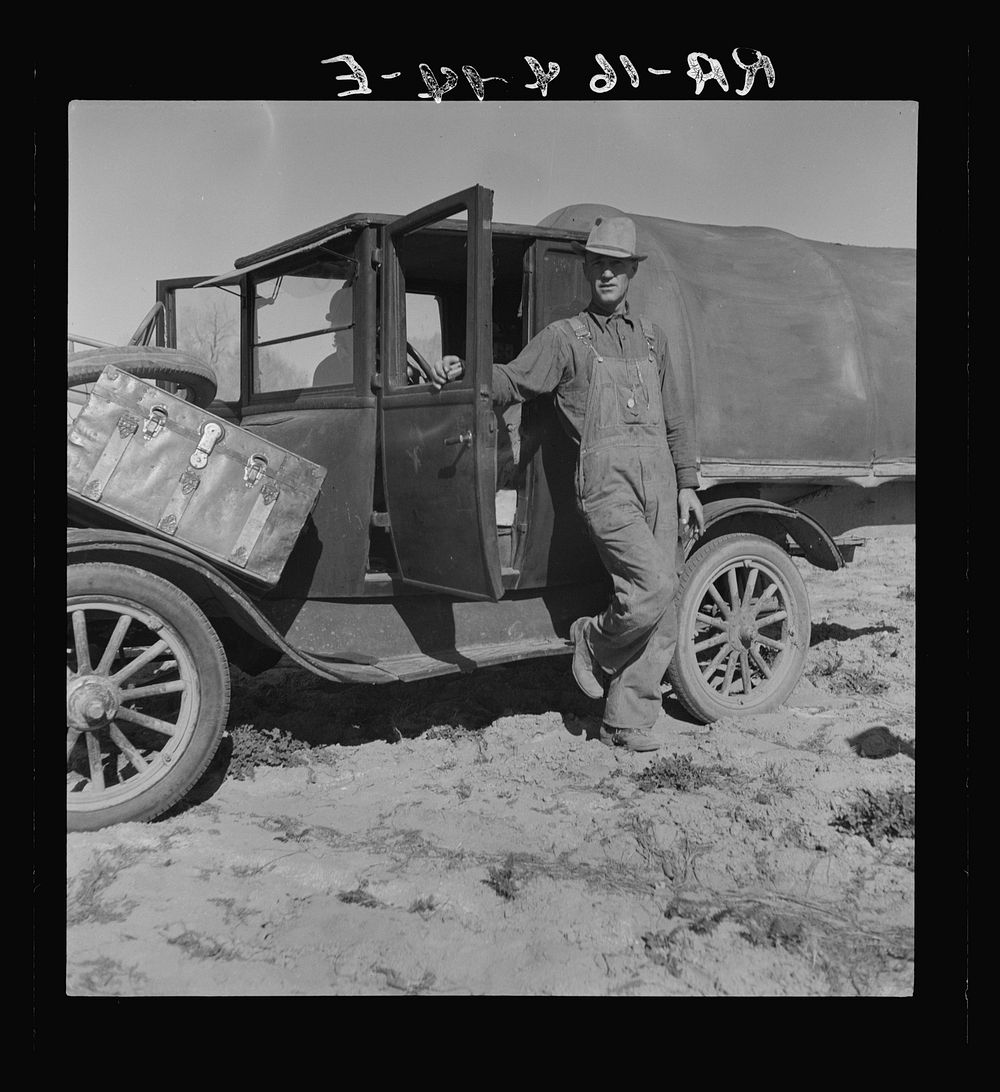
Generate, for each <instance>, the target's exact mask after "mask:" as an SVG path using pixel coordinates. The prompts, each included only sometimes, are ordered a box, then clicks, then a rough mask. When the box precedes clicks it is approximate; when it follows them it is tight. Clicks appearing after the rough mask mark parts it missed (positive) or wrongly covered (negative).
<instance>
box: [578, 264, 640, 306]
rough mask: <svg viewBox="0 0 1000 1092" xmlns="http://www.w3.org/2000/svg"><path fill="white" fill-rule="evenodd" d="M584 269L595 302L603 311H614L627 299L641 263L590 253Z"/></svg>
mask: <svg viewBox="0 0 1000 1092" xmlns="http://www.w3.org/2000/svg"><path fill="white" fill-rule="evenodd" d="M583 268H584V272H585V274H586V277H587V283H588V284H589V285H590V294H591V297H592V299H593V302H594V303H596V304H597V305H598V306H599V307H600V308H601V310H603V311H613V310H614V309H615V308H616V307H617V306H618V305H619V304H620V303H621V302H622V300H623V299H625V295H626V293H627V292H628V284H629V281H630V280H631V279H632V278H633V277H634V276H635V274H636V270H637V269H638V268H639V263H638V261H637V260H636V259H635V258H611V257H608V256H607V255H605V254H592V253H588V254H587V257H586V259H585V260H584V263H583Z"/></svg>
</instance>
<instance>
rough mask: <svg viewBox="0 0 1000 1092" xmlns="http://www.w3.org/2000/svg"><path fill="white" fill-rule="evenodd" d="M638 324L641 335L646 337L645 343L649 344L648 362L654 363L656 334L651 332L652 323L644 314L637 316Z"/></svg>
mask: <svg viewBox="0 0 1000 1092" xmlns="http://www.w3.org/2000/svg"><path fill="white" fill-rule="evenodd" d="M639 325H640V326H641V327H642V333H643V336H644V337H645V339H646V344H647V345H649V362H650V363H651V364H655V363H656V335H655V334H654V333H653V324H652V323H651V322H650V321H649V319H648V318H646V316H645V315H640V316H639Z"/></svg>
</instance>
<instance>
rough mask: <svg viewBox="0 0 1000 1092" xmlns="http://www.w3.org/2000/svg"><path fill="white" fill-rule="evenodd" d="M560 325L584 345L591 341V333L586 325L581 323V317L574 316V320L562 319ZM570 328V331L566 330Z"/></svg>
mask: <svg viewBox="0 0 1000 1092" xmlns="http://www.w3.org/2000/svg"><path fill="white" fill-rule="evenodd" d="M559 325H560V326H561V327H562V328H563V330H564V331H565V332H567V333H572V335H573V336H574V337H577V338H579V339H580V340H581V341H582V342H583V343H584V344H587V343H589V341H590V331H589V330H588V329H587V327H586V325H585V324H584V323H583V322H581V321H580V319H579V317H578V316H576V315H574V316H573V317H572V318H568V319H562V320H561V321H560V322H559ZM567 327H569V330H567V329H566V328H567Z"/></svg>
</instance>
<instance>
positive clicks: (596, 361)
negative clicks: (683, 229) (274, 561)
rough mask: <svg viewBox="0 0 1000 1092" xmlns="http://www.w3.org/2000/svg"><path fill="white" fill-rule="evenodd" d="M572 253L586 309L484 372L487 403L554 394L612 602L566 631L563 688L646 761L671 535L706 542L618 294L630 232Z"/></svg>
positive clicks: (662, 376) (652, 342)
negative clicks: (568, 650)
mask: <svg viewBox="0 0 1000 1092" xmlns="http://www.w3.org/2000/svg"><path fill="white" fill-rule="evenodd" d="M577 249H578V250H580V251H582V253H583V254H584V271H585V274H586V278H587V281H588V283H589V285H590V291H591V301H590V305H589V306H588V307H587V308H586V310H584V311H581V312H580V313H579V314H578V315H576V316H575V317H574V318H571V319H561V320H559V321H558V322H553V323H551V324H550V325H549V326H547V327H546V328H545V329H544V330H542V331H541V332H540V333H539V334H537V335H536V336H535V337H534V338H532V340H531V341H530V342H529V343H528V344H527V345H526V346H525V347H524V349H523V351H522V352H521V353H520V354H519V355H518V356H517V357H515V358H514V360H512V361H511V362H510V363H509V364H502V365H494V366H493V401H494V403H496V404H498V405H499V406H506V405H509V404H510V403H512V402H524V401H526V400H527V399H529V398H533V397H535V396H537V395H539V394H545V393H547V392H550V391H555V404H556V408H557V410H558V414H559V418H560V420H561V421H562V424H563V426H564V428H565V429H566V431H567V433H568V434H569V435H570V437H571V438H572V439H573V440H574V441H576V442H577V443H578V444H579V446H580V454H579V459H578V460H577V470H576V496H577V504H578V507H579V509H580V513H581V515H582V516H583V519H584V521H585V523H586V525H587V528H588V530H589V532H590V536H591V539H592V540H593V542H594V544H595V546H596V547H597V551H598V553H599V555H600V558H601V561H602V563H603V564H604V567H605V568H606V569H607V571H608V573H609V574H610V575H611V579H612V584H613V592H612V596H611V602H610V603H609V604H608V607H607V609H606V610H604V612H603V613H601V614H599V615H597V616H596V617H594V618H579V619H577V621H576V622H574V623H573V626H572V628H571V630H570V635H571V637H572V639H573V641H574V644H575V650H574V655H573V677H574V678H575V679H576V681H577V684H578V685H579V686H580V688H581V689H582V690H583V692H584V693H585V694H587V695H588V696H589V697H592V698H600V697H603V696H605V688H606V700H605V706H604V718H603V724H602V726H601V739H602V740H603V741H604V742H606V743H608V744H611V745H614V746H622V747H627V748H628V749H629V750H632V751H652V750H656V748H657V747H659V746H660V744H659V741H658V740H657V739H656V737H655V736H654V734H653V732H652V728H653V725H654V724H655V723H656V721H657V719H658V718H659V716H660V714H661V712H662V708H663V707H662V697H661V693H660V683H661V681H662V679H663V675H664V673H665V672H666V669H667V665H668V664H669V663H670V660H671V657H672V656H673V654H674V649H675V647H676V644H677V615H676V606H675V602H674V598H675V595H676V591H677V574H678V570H679V568H680V566H681V565H682V564H683V552H682V548H681V546H680V543H679V536H678V521H680V523H681V524H688V525H689V529H690V530H691V531H692V532H693V533H694V534H700V533H701V532H702V531H703V530H704V515H703V513H702V507H701V503H700V501H699V500H698V496H697V494H696V492H695V490H696V489H697V486H698V474H697V470H696V467H695V458H694V445H693V440H692V430H691V425H690V422H689V421H688V420H687V417H686V415H685V414H684V413H683V411H682V409H681V404H680V399H679V397H678V394H677V388H676V384H675V381H674V377H673V373H672V371H671V368H670V363H669V360H668V358H667V345H666V338H665V336H664V334H663V331H662V330H661V329H660V328H659V327H658V326H656V325H654V324H653V323H651V322H649V321H648V320H647V319H646V318H645V317H644V316H638V315H634V314H632V313H631V312H630V311H629V306H628V301H627V298H626V297H627V295H628V288H629V283H630V282H631V280H632V278H633V277H634V276H635V275H636V273H637V271H638V268H639V263H640V262H641V261H643V260H644V259H645V257H646V255H644V254H637V253H636V230H635V224H634V223H633V221H632V220H630V219H629V218H628V217H624V216H617V217H612V218H609V219H600V218H599V219H598V220H597V221H595V224H594V227H593V229H592V230H591V232H590V235H589V236H588V238H587V242H586V244H585V245H584V246H583V247H582V248H581V247H577ZM432 373H433V374H432V375H430V376H428V378H429V379H430V380H431V381H432V382H434V383H440V384H443V383H446V382H448V381H449V380H450V379H455V378H457V377H458V376H460V375H461V374H462V366H461V361H460V360H459V358H458V357H451V356H448V357H445V358H444V359H443V360H442V361H438V362H437V363H436V364H435V365H434V366H433V367H432ZM691 520H693V521H694V524H695V526H690V521H691Z"/></svg>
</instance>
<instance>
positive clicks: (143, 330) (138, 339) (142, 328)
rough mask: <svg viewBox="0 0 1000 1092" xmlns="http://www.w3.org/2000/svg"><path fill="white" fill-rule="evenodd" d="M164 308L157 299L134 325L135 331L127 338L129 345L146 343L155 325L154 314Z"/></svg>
mask: <svg viewBox="0 0 1000 1092" xmlns="http://www.w3.org/2000/svg"><path fill="white" fill-rule="evenodd" d="M163 310H164V307H163V304H162V303H160V302H159V300H157V302H156V303H154V304H153V306H152V307H150V309H149V310H148V311H147V312H146V317H145V318H144V319H143V320H142V322H140V323H139V325H138V326H137V327H136V331H135V333H134V334H133V335H132V336H131V337H130V338H129V339H128V343H129V345H148V344H149V340H150V338H151V337H152V336H153V328H154V327H155V325H156V316H157V315H158V314H159V313H160V312H161V311H163Z"/></svg>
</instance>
